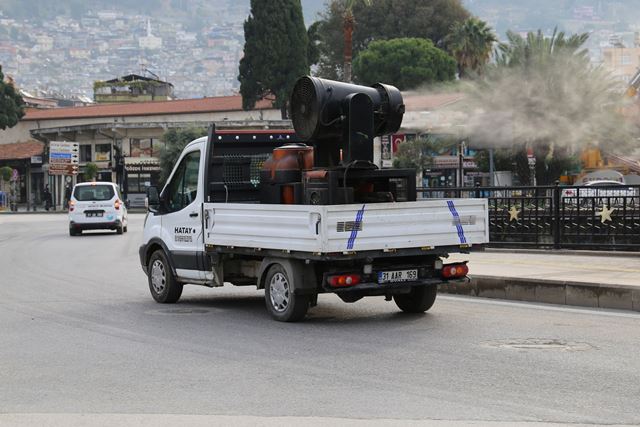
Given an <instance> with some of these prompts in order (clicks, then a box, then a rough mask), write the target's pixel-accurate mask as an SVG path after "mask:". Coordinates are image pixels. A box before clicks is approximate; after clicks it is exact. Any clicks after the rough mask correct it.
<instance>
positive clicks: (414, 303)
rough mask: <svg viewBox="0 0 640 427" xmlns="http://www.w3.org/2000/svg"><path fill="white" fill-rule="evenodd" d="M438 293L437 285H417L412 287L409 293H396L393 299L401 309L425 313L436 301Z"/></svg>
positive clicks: (408, 311)
mask: <svg viewBox="0 0 640 427" xmlns="http://www.w3.org/2000/svg"><path fill="white" fill-rule="evenodd" d="M437 294H438V287H437V286H436V285H430V286H416V287H413V288H411V292H409V293H408V294H400V295H394V296H393V300H394V301H395V302H396V305H397V306H398V307H399V308H400V310H402V311H404V312H406V313H424V312H425V311H427V310H429V309H430V308H431V306H432V305H433V303H434V302H435V301H436V295H437Z"/></svg>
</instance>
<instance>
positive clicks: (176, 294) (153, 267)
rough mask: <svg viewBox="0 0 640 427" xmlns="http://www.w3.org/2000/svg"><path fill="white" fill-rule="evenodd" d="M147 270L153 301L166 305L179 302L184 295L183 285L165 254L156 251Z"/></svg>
mask: <svg viewBox="0 0 640 427" xmlns="http://www.w3.org/2000/svg"><path fill="white" fill-rule="evenodd" d="M147 268H148V269H149V270H148V274H147V275H148V277H149V290H150V291H151V296H152V297H153V299H154V300H156V301H157V302H159V303H166V304H170V303H174V302H176V301H178V300H179V299H180V295H182V283H178V282H177V281H176V278H175V277H174V275H173V273H172V271H171V266H170V265H169V261H168V260H167V256H166V255H165V254H164V252H162V251H161V250H157V251H155V252H154V253H153V254H152V255H151V258H149V265H148V267H147Z"/></svg>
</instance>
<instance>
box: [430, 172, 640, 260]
mask: <svg viewBox="0 0 640 427" xmlns="http://www.w3.org/2000/svg"><path fill="white" fill-rule="evenodd" d="M418 194H422V196H423V198H469V197H474V198H486V199H488V204H489V234H490V243H489V246H494V247H534V248H555V249H562V248H567V249H596V250H638V249H640V185H624V186H597V187H596V186H591V187H588V186H560V185H558V184H556V185H551V186H536V187H472V188H469V187H466V188H419V189H418ZM603 207H606V210H603ZM611 209H612V210H613V211H611ZM608 214H610V218H609V215H608ZM603 216H604V217H603Z"/></svg>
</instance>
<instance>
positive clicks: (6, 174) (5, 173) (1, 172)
mask: <svg viewBox="0 0 640 427" xmlns="http://www.w3.org/2000/svg"><path fill="white" fill-rule="evenodd" d="M12 174H13V169H11V168H10V167H9V166H2V167H1V168H0V180H2V181H9V180H10V179H11V175H12Z"/></svg>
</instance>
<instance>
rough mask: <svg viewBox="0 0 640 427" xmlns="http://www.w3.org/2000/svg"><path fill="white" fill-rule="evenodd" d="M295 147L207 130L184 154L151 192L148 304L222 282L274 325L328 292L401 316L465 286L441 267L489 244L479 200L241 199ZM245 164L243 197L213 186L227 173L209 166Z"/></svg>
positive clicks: (280, 138)
mask: <svg viewBox="0 0 640 427" xmlns="http://www.w3.org/2000/svg"><path fill="white" fill-rule="evenodd" d="M294 137H295V134H294V133H293V132H291V131H246V132H237V131H236V132H233V131H231V132H224V131H223V132H215V131H210V134H209V136H208V137H203V138H199V139H197V140H195V141H193V142H191V143H190V144H189V145H188V146H187V147H186V148H185V149H184V151H183V152H182V154H181V156H180V158H179V160H178V162H177V163H176V166H175V168H174V170H173V172H172V173H171V176H170V178H169V179H168V181H167V184H166V185H165V187H164V189H163V190H162V192H161V193H160V195H158V192H157V190H156V189H154V188H153V187H152V188H150V191H149V192H148V204H149V212H148V214H147V217H146V219H145V224H144V237H143V243H142V245H141V246H140V262H141V264H142V269H143V270H144V272H145V273H146V274H147V276H148V281H149V289H150V291H151V295H152V296H153V298H154V299H155V300H156V301H158V302H160V303H174V302H176V301H178V299H179V298H180V296H181V294H182V289H183V285H184V284H196V285H204V286H209V287H217V286H223V285H224V284H226V283H230V284H233V285H236V286H254V287H257V288H258V289H264V290H265V302H266V307H267V310H268V311H269V313H270V314H271V315H272V317H273V318H275V319H276V320H280V321H297V320H301V319H302V318H303V317H304V316H305V314H306V313H307V310H308V309H309V308H310V307H313V306H315V305H316V304H317V297H318V294H321V293H329V292H331V293H335V294H337V295H338V296H339V297H340V298H341V299H342V300H344V301H345V302H355V301H357V300H359V299H360V298H362V297H364V296H373V295H377V296H384V297H385V298H386V299H387V300H391V299H393V300H395V302H396V304H397V305H398V307H399V308H400V309H401V310H403V311H405V312H424V311H426V310H428V309H429V308H430V307H431V306H432V304H433V303H434V300H435V297H436V293H437V285H438V284H439V283H443V282H446V281H448V280H463V279H466V275H467V272H468V269H467V266H466V263H455V264H445V263H444V262H443V259H444V258H446V257H447V254H448V253H450V252H466V251H469V250H470V249H471V248H472V247H476V246H481V245H482V244H484V243H486V242H488V239H489V225H488V214H487V212H488V211H487V201H486V200H485V199H446V200H445V199H442V200H424V201H396V202H383V203H371V204H367V203H357V204H336V205H303V204H261V203H258V200H259V195H258V194H256V196H255V197H253V198H251V197H247V196H246V195H247V194H253V193H252V191H253V190H255V191H256V192H258V191H259V187H258V182H257V181H258V180H259V175H258V174H256V173H255V170H256V168H259V167H260V165H261V164H262V163H263V162H264V160H265V159H266V158H267V157H268V155H269V153H271V151H272V149H273V147H277V146H278V145H281V144H282V143H283V142H287V141H289V140H290V138H294ZM249 148H250V154H247V153H248V152H249V151H247V150H249ZM245 154H246V156H245V157H247V158H249V159H250V161H251V171H252V172H251V176H250V177H248V178H247V179H245V181H244V186H245V187H247V188H248V190H250V191H246V190H247V188H244V187H243V188H244V190H243V191H242V192H241V193H238V191H239V190H237V189H238V188H240V187H239V185H240V184H237V183H234V182H232V181H231V180H226V181H225V182H227V183H228V184H222V187H220V185H221V184H219V183H218V184H216V185H214V184H213V183H212V180H213V178H212V177H213V176H215V175H216V174H218V175H219V174H220V170H217V169H216V168H225V169H224V170H225V171H226V172H227V173H228V174H232V172H233V171H232V170H231V169H230V168H231V166H233V165H230V164H227V163H220V162H219V161H217V160H216V159H219V158H220V157H221V156H226V157H227V158H234V156H241V155H245ZM251 186H253V187H254V188H253V190H252V189H251ZM221 188H222V190H221ZM221 191H222V192H221ZM235 194H242V195H243V196H242V197H235V198H234V195H235Z"/></svg>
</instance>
